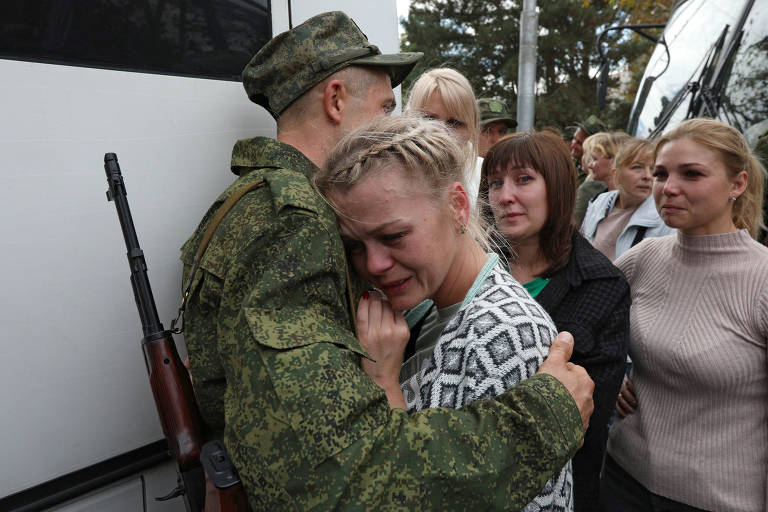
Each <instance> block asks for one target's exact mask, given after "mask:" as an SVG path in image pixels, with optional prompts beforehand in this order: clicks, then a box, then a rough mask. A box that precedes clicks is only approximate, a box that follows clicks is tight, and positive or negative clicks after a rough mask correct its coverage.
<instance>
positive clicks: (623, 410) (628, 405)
mask: <svg viewBox="0 0 768 512" xmlns="http://www.w3.org/2000/svg"><path fill="white" fill-rule="evenodd" d="M636 407H637V397H636V396H635V386H634V385H633V384H632V381H631V380H629V377H627V376H626V375H625V376H624V381H623V382H622V383H621V390H620V391H619V397H618V398H617V399H616V414H618V415H619V418H624V417H626V416H627V415H629V414H632V413H633V412H635V408H636Z"/></svg>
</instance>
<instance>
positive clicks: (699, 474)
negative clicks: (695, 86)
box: [601, 119, 768, 512]
mask: <svg viewBox="0 0 768 512" xmlns="http://www.w3.org/2000/svg"><path fill="white" fill-rule="evenodd" d="M653 176H654V182H653V197H654V199H655V201H656V207H657V209H658V211H659V214H660V215H661V218H662V219H663V220H664V222H665V223H666V224H667V225H668V226H670V227H673V228H676V229H677V234H676V235H674V236H666V237H661V238H649V239H647V240H644V241H643V242H641V243H640V244H638V245H637V246H636V247H633V248H632V249H630V250H629V251H627V252H626V253H624V254H623V255H622V256H621V257H620V258H619V259H618V260H617V261H616V265H617V266H618V267H619V268H620V269H621V270H622V271H623V272H624V274H625V275H626V276H627V280H628V281H629V284H630V287H631V290H632V311H631V326H632V327H631V337H630V345H629V354H630V356H631V357H632V361H633V367H632V374H631V376H630V379H629V380H627V381H625V384H624V385H623V386H622V390H621V393H620V395H619V398H618V402H617V410H618V412H619V416H623V418H622V419H619V420H617V421H616V422H615V423H614V424H613V426H612V427H611V432H610V438H609V441H608V456H607V458H606V463H605V468H604V470H603V474H602V482H601V483H602V489H601V499H602V501H603V505H604V509H605V510H608V511H622V512H633V511H647V510H661V508H654V507H656V506H658V507H664V508H663V510H686V511H690V510H718V511H743V510H750V511H752V510H766V505H767V504H766V495H768V442H766V440H768V345H767V344H766V340H768V286H766V283H768V248H766V247H765V246H763V245H761V244H759V243H757V242H756V241H755V240H754V239H753V238H752V236H754V235H755V234H756V233H757V230H758V227H759V226H760V224H761V205H762V201H763V183H764V180H765V170H764V169H763V167H762V166H761V165H760V163H759V162H758V161H757V160H756V159H755V157H754V156H753V155H752V154H751V153H750V151H749V148H748V146H747V144H746V142H745V141H744V138H743V137H742V135H741V134H740V133H739V132H738V131H737V130H736V129H734V128H733V127H730V126H727V125H725V124H723V123H720V122H718V121H713V120H706V119H693V120H689V121H685V122H683V123H681V124H680V125H679V126H678V127H677V128H675V129H674V130H672V131H671V132H669V133H668V134H667V135H665V136H663V137H661V139H659V141H658V142H657V144H656V149H655V163H654V173H653ZM750 235H751V236H750Z"/></svg>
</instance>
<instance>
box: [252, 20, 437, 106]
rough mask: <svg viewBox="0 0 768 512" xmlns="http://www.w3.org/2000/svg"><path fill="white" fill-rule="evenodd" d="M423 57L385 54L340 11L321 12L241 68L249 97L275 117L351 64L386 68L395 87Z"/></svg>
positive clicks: (274, 42)
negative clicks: (310, 90)
mask: <svg viewBox="0 0 768 512" xmlns="http://www.w3.org/2000/svg"><path fill="white" fill-rule="evenodd" d="M422 55H423V54H422V53H419V52H417V53H398V54H392V55H382V54H381V52H380V51H379V49H378V48H377V47H376V46H374V45H372V44H370V43H369V42H368V38H367V37H366V35H365V34H363V32H362V31H361V30H360V28H359V27H358V26H357V24H356V23H355V22H354V21H353V20H352V18H350V17H349V16H347V15H346V14H344V13H343V12H340V11H334V12H326V13H322V14H318V15H317V16H313V17H312V18H310V19H308V20H307V21H305V22H304V23H302V24H301V25H298V26H296V27H294V28H292V29H291V30H288V31H287V32H283V33H282V34H279V35H277V36H275V37H274V38H272V40H271V41H269V42H268V43H267V44H266V45H264V47H262V48H261V50H259V52H258V53H257V54H256V55H255V56H254V57H253V58H252V59H251V61H250V62H249V63H248V65H247V66H245V69H244V70H243V86H244V87H245V92H246V93H248V98H250V100H251V101H253V102H254V103H256V104H258V105H261V106H262V107H264V108H265V109H267V111H268V112H269V113H270V114H272V117H274V118H275V119H277V118H278V117H279V116H280V114H282V113H283V111H285V109H286V108H287V107H288V105H290V104H291V103H293V102H294V101H295V100H297V99H298V98H299V97H301V95H302V94H304V93H305V92H307V91H308V90H309V89H311V88H312V87H314V86H315V85H317V84H319V83H320V82H322V81H323V80H324V79H325V78H327V77H328V76H330V75H332V74H333V73H335V72H336V71H339V70H340V69H343V68H345V67H347V66H350V65H353V64H354V65H359V66H377V67H381V68H384V69H385V70H386V71H387V72H388V73H389V76H390V79H391V80H392V87H395V86H397V85H398V84H400V82H402V81H403V80H404V79H405V77H406V76H408V73H410V72H411V69H413V66H415V65H416V61H418V60H419V59H420V58H421V57H422Z"/></svg>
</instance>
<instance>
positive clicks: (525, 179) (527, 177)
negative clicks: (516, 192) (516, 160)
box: [517, 174, 533, 185]
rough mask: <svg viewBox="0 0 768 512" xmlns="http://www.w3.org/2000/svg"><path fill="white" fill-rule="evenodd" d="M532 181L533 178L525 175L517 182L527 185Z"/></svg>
mask: <svg viewBox="0 0 768 512" xmlns="http://www.w3.org/2000/svg"><path fill="white" fill-rule="evenodd" d="M531 180H533V176H528V175H527V174H523V175H522V176H520V177H518V178H517V181H519V182H520V183H521V184H522V185H525V184H526V183H528V182H529V181H531Z"/></svg>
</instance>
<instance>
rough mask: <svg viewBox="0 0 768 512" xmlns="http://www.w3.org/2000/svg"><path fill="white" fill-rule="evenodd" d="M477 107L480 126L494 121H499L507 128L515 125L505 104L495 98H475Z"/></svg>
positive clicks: (515, 122)
mask: <svg viewBox="0 0 768 512" xmlns="http://www.w3.org/2000/svg"><path fill="white" fill-rule="evenodd" d="M477 109H478V110H479V111H480V126H483V125H485V124H488V123H493V122H495V121H501V122H502V123H504V124H506V125H507V127H508V128H514V127H516V126H517V121H515V120H514V119H513V118H512V117H511V116H510V115H509V111H507V104H506V103H504V102H503V101H501V100H497V99H495V98H480V99H479V100H477Z"/></svg>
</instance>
